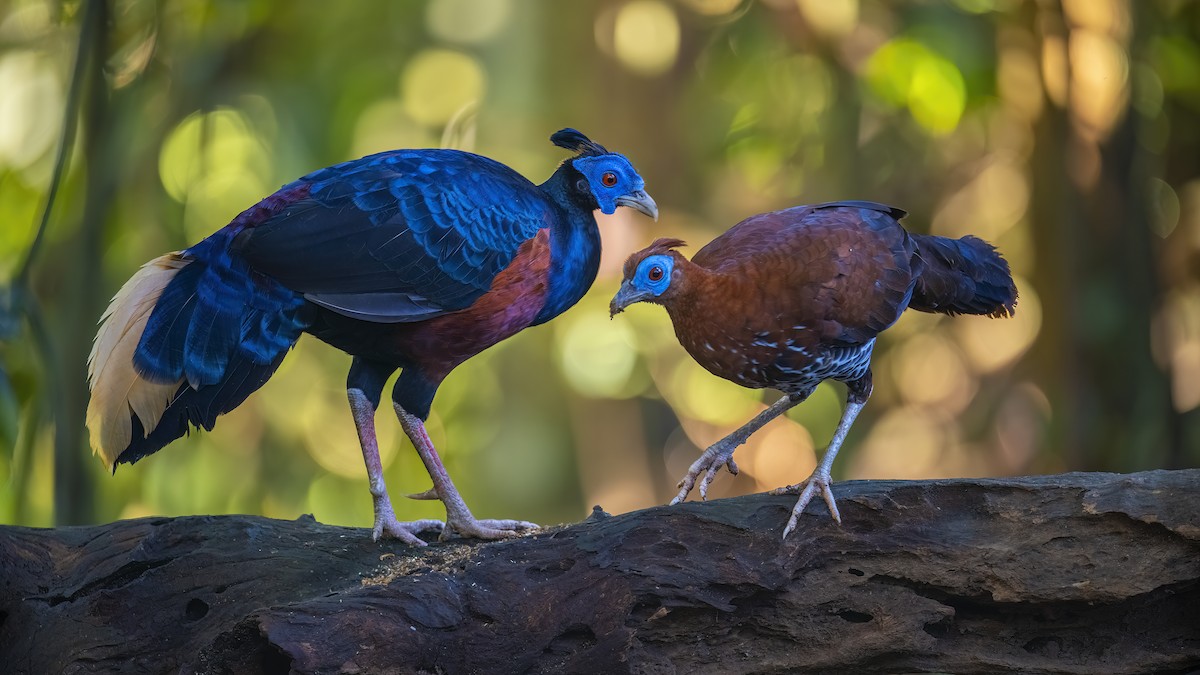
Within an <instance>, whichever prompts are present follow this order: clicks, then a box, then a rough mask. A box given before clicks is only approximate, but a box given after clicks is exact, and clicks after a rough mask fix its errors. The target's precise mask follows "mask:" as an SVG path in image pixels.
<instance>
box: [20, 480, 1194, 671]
mask: <svg viewBox="0 0 1200 675" xmlns="http://www.w3.org/2000/svg"><path fill="white" fill-rule="evenodd" d="M835 492H836V493H837V495H838V498H839V500H840V502H841V509H842V514H843V518H844V526H843V527H838V526H837V525H835V524H834V523H833V522H832V521H831V520H830V518H829V517H828V514H827V512H826V511H825V508H824V506H823V505H822V506H820V507H819V508H817V507H814V508H811V509H810V512H809V513H807V514H806V515H805V517H804V519H803V521H802V524H801V527H800V529H799V531H797V532H796V533H794V534H793V536H792V537H791V538H790V539H788V540H787V541H784V542H781V541H780V538H779V537H780V532H781V530H782V525H783V523H784V521H785V520H786V516H787V513H788V511H789V510H790V508H791V505H792V503H793V498H792V497H787V496H780V497H774V496H769V495H753V496H748V497H740V498H736V499H726V500H719V501H715V502H712V503H708V504H704V503H696V502H689V503H687V504H684V505H681V506H676V507H658V508H653V509H648V510H645V511H639V512H635V513H630V514H627V515H624V516H620V517H608V516H606V515H605V514H602V513H598V514H596V515H595V516H593V518H591V519H589V520H588V521H586V522H584V523H582V524H579V525H575V526H571V527H565V528H555V529H550V530H546V531H544V532H542V533H541V534H539V535H537V536H531V537H526V538H522V539H518V540H514V541H509V542H498V543H486V544H485V543H461V542H450V543H444V544H438V545H434V546H430V547H429V548H427V549H424V550H417V549H412V548H409V547H405V546H401V545H398V544H396V543H391V542H388V543H380V544H376V543H372V542H371V541H370V539H369V536H368V533H367V531H366V530H353V529H347V528H339V527H330V526H325V525H319V524H317V523H315V522H313V521H312V520H311V518H301V519H300V520H298V521H294V522H287V521H277V520H268V519H265V518H258V517H249V516H218V517H194V518H177V519H168V518H146V519H141V520H134V521H122V522H117V523H113V524H110V525H102V526H97V527H87V528H62V529H58V530H33V529H27V528H14V527H7V528H0V569H3V574H2V575H0V663H3V664H4V667H5V670H6V671H7V672H23V673H44V672H83V671H86V672H122V673H162V672H185V673H283V672H289V671H290V672H297V673H314V672H345V673H357V672H393V673H467V672H487V673H547V672H584V673H593V672H594V673H634V672H636V673H674V672H680V673H724V672H760V673H763V672H863V673H885V672H886V673H891V672H902V671H921V672H930V671H945V672H955V673H995V672H1040V673H1096V672H1104V673H1140V672H1184V671H1188V670H1190V669H1194V668H1198V667H1200V522H1198V521H1197V518H1196V509H1195V504H1196V503H1197V502H1198V501H1200V470H1191V471H1179V472H1167V471H1153V472H1147V473H1140V474H1132V475H1115V474H1065V475H1058V476H1043V477H1037V478H1022V479H1007V480H954V481H915V482H904V481H878V482H867V481H855V482H847V483H840V484H838V485H837V486H836V488H835Z"/></svg>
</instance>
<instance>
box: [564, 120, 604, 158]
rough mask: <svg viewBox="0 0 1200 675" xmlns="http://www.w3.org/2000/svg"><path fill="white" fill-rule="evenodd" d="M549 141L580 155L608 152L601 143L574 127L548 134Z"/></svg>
mask: <svg viewBox="0 0 1200 675" xmlns="http://www.w3.org/2000/svg"><path fill="white" fill-rule="evenodd" d="M550 142H551V143H553V144H555V145H557V146H558V147H560V148H566V149H567V150H574V151H575V152H578V153H579V155H580V156H581V157H586V156H588V155H607V154H608V150H606V149H604V146H603V145H600V144H599V143H597V142H595V141H593V140H592V139H590V138H588V137H587V136H584V135H583V134H581V133H579V132H578V131H576V130H575V129H571V128H570V127H568V128H566V129H561V130H559V131H556V132H554V134H553V135H552V136H550Z"/></svg>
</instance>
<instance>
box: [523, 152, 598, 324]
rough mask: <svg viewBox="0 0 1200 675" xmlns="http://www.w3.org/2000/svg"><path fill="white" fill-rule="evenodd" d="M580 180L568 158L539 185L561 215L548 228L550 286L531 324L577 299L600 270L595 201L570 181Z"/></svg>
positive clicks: (542, 321)
mask: <svg viewBox="0 0 1200 675" xmlns="http://www.w3.org/2000/svg"><path fill="white" fill-rule="evenodd" d="M581 179H582V176H581V175H580V174H579V172H578V171H576V170H575V169H574V168H573V167H572V166H571V162H570V160H568V161H566V162H563V163H562V164H561V165H559V167H558V170H557V171H555V172H554V174H553V175H552V176H550V178H549V179H547V180H546V182H545V183H542V185H541V188H542V190H543V191H544V192H545V193H546V194H547V195H549V197H550V199H551V201H553V202H554V203H555V204H556V205H557V206H558V207H559V209H561V217H560V218H559V219H557V220H556V222H555V223H554V224H553V225H552V226H551V227H550V279H549V285H550V288H549V291H548V293H547V294H546V304H545V306H543V307H542V311H541V312H540V313H538V315H537V318H536V319H534V321H533V325H535V326H536V325H538V324H542V323H545V322H547V321H549V320H550V319H553V318H554V317H556V316H558V315H559V314H562V313H563V312H565V311H566V310H567V309H569V308H570V307H571V306H572V305H574V304H575V303H576V302H579V299H580V298H582V297H583V294H584V293H587V290H588V289H589V288H591V287H592V282H593V281H595V280H596V273H597V272H598V271H599V270H600V230H599V229H598V228H597V227H596V217H595V216H594V215H592V210H593V209H595V208H596V206H595V204H594V203H589V202H594V201H595V200H594V198H593V197H592V196H591V194H590V193H582V192H580V190H579V189H578V188H577V186H576V185H574V184H573V183H575V182H576V181H579V180H581Z"/></svg>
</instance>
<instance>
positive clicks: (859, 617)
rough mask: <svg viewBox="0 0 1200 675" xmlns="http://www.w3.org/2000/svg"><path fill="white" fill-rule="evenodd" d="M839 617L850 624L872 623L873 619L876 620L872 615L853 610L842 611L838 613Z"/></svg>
mask: <svg viewBox="0 0 1200 675" xmlns="http://www.w3.org/2000/svg"><path fill="white" fill-rule="evenodd" d="M837 615H838V616H840V617H842V618H843V619H845V620H846V621H849V622H850V623H866V622H868V621H870V620H871V619H874V618H875V617H873V616H871V615H870V614H864V613H863V612H856V611H854V610H852V609H843V610H842V611H840V612H838V613H837Z"/></svg>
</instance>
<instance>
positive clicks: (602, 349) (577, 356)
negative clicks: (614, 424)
mask: <svg viewBox="0 0 1200 675" xmlns="http://www.w3.org/2000/svg"><path fill="white" fill-rule="evenodd" d="M565 329H566V330H565V331H563V332H562V333H561V338H560V339H559V340H558V361H559V364H560V365H561V366H562V372H563V376H564V377H566V379H567V382H569V383H570V384H571V386H572V387H573V388H574V389H575V391H578V392H579V393H580V394H583V395H584V396H591V397H595V398H604V397H609V398H611V397H615V396H618V395H620V394H622V391H623V390H624V389H625V388H626V386H625V385H626V384H627V383H628V382H629V376H630V374H631V373H632V372H633V367H634V364H635V363H636V362H637V350H636V348H635V347H634V346H633V345H634V344H636V343H635V339H636V338H635V336H634V334H633V331H632V329H631V328H630V327H629V322H627V321H611V320H609V318H608V317H607V316H605V315H604V314H587V315H585V316H579V317H578V318H576V319H575V320H574V321H569V322H567V323H566V326H565Z"/></svg>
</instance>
